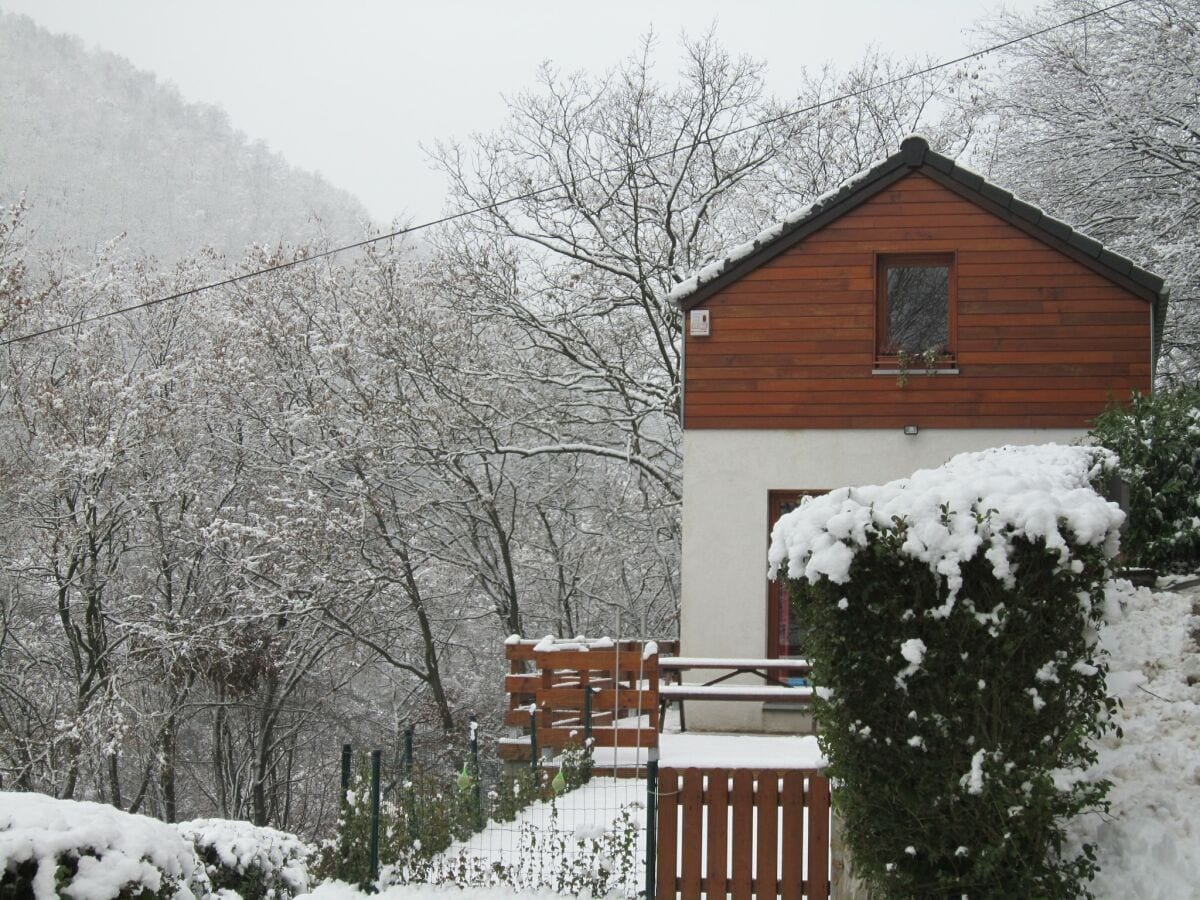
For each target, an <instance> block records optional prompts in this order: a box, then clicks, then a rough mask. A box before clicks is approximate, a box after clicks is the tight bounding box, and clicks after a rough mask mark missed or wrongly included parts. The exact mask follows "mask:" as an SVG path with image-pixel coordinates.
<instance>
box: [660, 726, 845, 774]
mask: <svg viewBox="0 0 1200 900" xmlns="http://www.w3.org/2000/svg"><path fill="white" fill-rule="evenodd" d="M659 752H660V760H659V762H660V764H661V765H664V766H673V767H674V768H677V769H685V768H688V767H691V766H694V767H696V768H706V767H708V768H742V769H819V768H823V767H824V766H825V757H824V755H823V754H822V753H821V748H820V747H818V746H817V739H816V737H814V736H813V735H803V736H792V735H774V734H703V733H698V732H681V733H679V734H670V733H665V734H663V736H662V749H661V750H660V751H659Z"/></svg>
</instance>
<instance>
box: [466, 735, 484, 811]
mask: <svg viewBox="0 0 1200 900" xmlns="http://www.w3.org/2000/svg"><path fill="white" fill-rule="evenodd" d="M468 727H469V728H470V734H469V735H468V742H469V746H470V748H471V777H472V778H474V779H475V784H474V786H473V791H474V794H475V809H474V813H475V822H474V825H475V827H476V829H482V828H483V825H484V821H485V820H484V817H483V772H482V771H481V770H480V768H479V722H478V720H476V718H475V713H471V719H470V724H469V725H468Z"/></svg>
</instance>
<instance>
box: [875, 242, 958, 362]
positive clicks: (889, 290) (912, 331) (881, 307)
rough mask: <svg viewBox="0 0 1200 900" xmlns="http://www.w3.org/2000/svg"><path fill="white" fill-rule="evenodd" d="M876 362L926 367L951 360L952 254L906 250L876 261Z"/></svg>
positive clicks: (952, 323)
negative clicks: (915, 252) (898, 362)
mask: <svg viewBox="0 0 1200 900" xmlns="http://www.w3.org/2000/svg"><path fill="white" fill-rule="evenodd" d="M875 271H876V278H877V283H876V295H875V314H876V322H875V341H876V343H875V354H876V358H877V361H879V362H887V363H895V362H897V361H900V362H906V361H907V362H912V363H913V364H914V365H918V366H922V367H925V368H939V367H946V366H949V365H952V364H953V361H954V330H955V329H954V325H955V310H954V306H955V304H954V294H955V285H954V255H953V254H950V253H938V254H920V255H918V254H906V255H903V256H900V255H894V256H879V257H878V258H877V260H876V269H875Z"/></svg>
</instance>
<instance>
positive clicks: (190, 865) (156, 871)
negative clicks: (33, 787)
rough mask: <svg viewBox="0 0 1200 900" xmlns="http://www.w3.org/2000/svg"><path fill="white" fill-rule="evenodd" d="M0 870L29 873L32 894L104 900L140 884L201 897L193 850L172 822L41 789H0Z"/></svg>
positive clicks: (38, 898) (203, 888)
mask: <svg viewBox="0 0 1200 900" xmlns="http://www.w3.org/2000/svg"><path fill="white" fill-rule="evenodd" d="M60 866H61V867H62V868H61V869H60V868H59V867H60ZM0 873H3V874H4V876H5V877H11V876H14V875H15V876H16V877H17V878H18V879H21V880H23V879H24V878H31V880H32V890H33V896H34V898H35V900H51V898H54V897H58V896H60V895H61V896H65V897H69V898H72V900H111V898H114V897H117V896H119V895H120V894H121V893H122V891H126V892H129V893H133V892H136V891H137V890H138V889H142V888H144V889H145V890H146V891H149V892H153V893H155V894H157V893H158V892H159V891H161V890H163V889H164V888H165V889H166V890H167V892H168V893H167V894H166V896H170V897H173V898H176V900H195V898H197V897H206V896H208V884H207V878H206V877H205V875H204V871H203V869H202V868H201V867H200V866H199V864H198V862H197V860H196V854H195V851H194V850H193V849H192V845H191V844H190V843H189V842H188V841H187V840H186V839H185V838H184V837H183V836H182V835H181V834H180V833H179V832H178V831H177V830H176V829H175V828H174V826H172V825H168V824H166V823H165V822H160V821H158V820H157V819H151V818H148V817H146V816H138V815H133V814H131V813H126V812H122V811H121V810H119V809H115V808H113V807H111V806H106V805H104V804H100V803H88V802H77V801H73V800H58V799H55V798H54V797H46V796H43V795H42V794H23V793H0ZM19 884H20V881H18V885H19ZM16 896H21V893H20V891H19V889H18V893H17V894H16Z"/></svg>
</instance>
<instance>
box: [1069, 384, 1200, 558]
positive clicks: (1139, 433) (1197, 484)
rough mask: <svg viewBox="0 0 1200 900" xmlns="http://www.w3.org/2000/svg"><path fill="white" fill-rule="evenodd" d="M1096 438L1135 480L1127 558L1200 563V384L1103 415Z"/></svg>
mask: <svg viewBox="0 0 1200 900" xmlns="http://www.w3.org/2000/svg"><path fill="white" fill-rule="evenodd" d="M1091 434H1092V438H1093V439H1094V440H1095V441H1096V443H1098V444H1100V445H1102V446H1104V447H1107V448H1108V449H1109V450H1112V451H1113V452H1114V453H1116V454H1117V456H1118V457H1120V463H1119V465H1118V468H1117V471H1118V472H1119V474H1120V475H1121V477H1122V478H1123V479H1124V480H1125V481H1126V482H1127V483H1128V484H1129V501H1130V503H1129V505H1130V510H1129V520H1128V522H1127V523H1126V525H1125V530H1124V532H1123V534H1122V539H1121V545H1122V550H1123V551H1124V555H1125V561H1126V562H1127V563H1129V564H1130V565H1136V566H1148V567H1151V568H1191V567H1194V566H1195V565H1196V564H1197V563H1198V562H1200V389H1197V388H1186V389H1179V390H1173V391H1166V390H1163V391H1157V392H1155V393H1154V394H1152V395H1150V396H1148V397H1142V396H1135V397H1134V398H1133V401H1132V403H1131V404H1130V406H1129V407H1128V408H1122V407H1114V408H1112V409H1110V410H1108V411H1107V412H1105V413H1104V414H1103V415H1101V416H1100V417H1099V418H1098V419H1096V423H1095V425H1094V427H1093V428H1092V432H1091Z"/></svg>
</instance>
